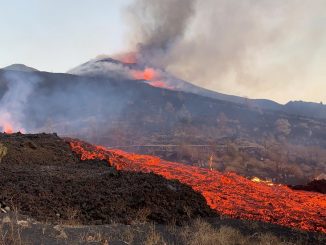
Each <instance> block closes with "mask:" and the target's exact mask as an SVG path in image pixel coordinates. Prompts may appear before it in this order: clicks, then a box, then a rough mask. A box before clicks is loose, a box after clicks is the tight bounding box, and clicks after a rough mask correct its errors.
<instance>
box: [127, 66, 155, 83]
mask: <svg viewBox="0 0 326 245" xmlns="http://www.w3.org/2000/svg"><path fill="white" fill-rule="evenodd" d="M132 76H133V78H134V79H137V80H146V81H152V80H154V79H155V78H156V77H157V76H158V75H157V74H156V72H155V70H154V69H152V68H146V69H145V70H143V71H132Z"/></svg>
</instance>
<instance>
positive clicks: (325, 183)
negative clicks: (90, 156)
mask: <svg viewBox="0 0 326 245" xmlns="http://www.w3.org/2000/svg"><path fill="white" fill-rule="evenodd" d="M290 188H292V189H294V190H303V191H314V192H319V193H322V194H326V179H321V180H313V181H311V182H309V183H307V184H306V185H295V186H290Z"/></svg>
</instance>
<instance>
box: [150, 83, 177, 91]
mask: <svg viewBox="0 0 326 245" xmlns="http://www.w3.org/2000/svg"><path fill="white" fill-rule="evenodd" d="M148 84H149V85H151V86H153V87H157V88H166V89H171V90H173V87H172V86H169V85H167V84H166V83H165V82H162V81H151V82H148Z"/></svg>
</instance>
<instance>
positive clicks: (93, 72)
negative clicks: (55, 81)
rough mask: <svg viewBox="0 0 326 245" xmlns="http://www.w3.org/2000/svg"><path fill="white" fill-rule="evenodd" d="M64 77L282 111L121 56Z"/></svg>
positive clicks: (95, 61) (103, 59)
mask: <svg viewBox="0 0 326 245" xmlns="http://www.w3.org/2000/svg"><path fill="white" fill-rule="evenodd" d="M68 73H71V74H75V75H82V76H85V75H86V76H102V77H108V78H112V77H117V76H118V77H120V78H122V79H126V78H127V79H136V80H144V81H145V83H148V84H150V85H152V86H154V87H161V88H166V89H172V90H176V91H182V92H188V93H193V94H197V95H201V96H205V97H209V98H213V99H219V100H224V101H228V102H233V103H238V104H242V105H246V104H248V103H250V104H251V106H253V107H259V108H264V109H273V110H282V106H281V105H280V104H278V103H276V102H274V101H271V100H266V99H248V98H243V97H239V96H234V95H227V94H222V93H218V92H216V91H211V90H208V89H204V88H202V87H199V86H196V85H194V84H192V83H190V82H187V81H184V80H182V79H179V78H177V77H175V76H173V75H172V74H170V73H168V72H167V71H165V70H164V69H161V68H159V67H153V66H152V65H150V64H146V63H143V62H142V61H139V60H137V58H136V57H134V56H133V55H131V56H130V54H127V55H121V56H119V57H117V58H116V59H114V58H111V57H99V58H95V59H93V60H90V61H88V62H86V63H84V64H82V65H80V66H77V67H75V68H73V69H71V70H69V71H68Z"/></svg>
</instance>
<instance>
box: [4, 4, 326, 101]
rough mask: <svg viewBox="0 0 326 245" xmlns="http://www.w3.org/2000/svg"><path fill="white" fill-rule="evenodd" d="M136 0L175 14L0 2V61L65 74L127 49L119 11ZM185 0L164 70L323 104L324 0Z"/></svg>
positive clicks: (227, 89) (127, 27) (243, 91)
mask: <svg viewBox="0 0 326 245" xmlns="http://www.w3.org/2000/svg"><path fill="white" fill-rule="evenodd" d="M135 1H137V4H138V2H139V3H145V4H149V3H150V4H152V3H153V2H155V1H157V2H159V3H160V4H161V5H162V3H163V4H164V3H165V2H164V1H166V3H168V2H169V3H172V4H171V8H172V9H171V10H172V11H173V12H175V13H178V11H177V10H175V8H176V4H174V3H173V1H177V0H6V1H5V0H0V11H1V13H0V30H1V32H0V67H4V66H7V65H10V64H13V63H23V64H26V65H28V66H32V67H34V68H37V69H39V70H45V71H50V72H51V71H52V72H66V71H67V70H69V69H71V68H73V67H75V66H77V65H79V64H81V63H83V62H86V61H88V60H89V59H91V58H94V57H96V56H97V55H101V54H109V55H110V54H114V53H119V52H122V51H128V50H126V49H128V45H130V44H131V43H132V42H131V39H132V38H131V37H130V35H129V36H128V34H129V33H131V34H132V30H131V27H133V28H134V25H133V23H130V22H128V21H126V19H125V18H126V11H125V9H126V6H129V5H130V3H133V2H135ZM183 2H184V3H186V2H187V0H183ZM189 2H194V3H195V11H194V14H193V16H192V18H190V21H189V22H190V23H188V24H189V25H186V26H185V27H186V30H185V36H180V37H178V42H177V43H175V45H174V46H173V48H172V49H171V50H170V51H169V54H168V55H167V56H166V57H165V58H166V59H165V60H166V61H168V62H169V64H168V65H166V69H167V70H168V71H170V72H172V73H174V74H175V75H177V76H179V77H181V78H184V79H187V80H189V81H191V82H193V83H195V84H198V85H200V86H203V87H206V88H209V89H212V90H216V91H219V92H224V93H228V94H236V95H241V96H248V97H251V98H268V99H273V100H276V101H278V102H281V103H285V102H287V101H289V100H299V99H302V100H306V101H315V102H320V101H323V102H326V68H325V67H326V0H205V1H204V0H202V1H196V0H189ZM153 5H154V4H153ZM136 6H137V5H136ZM178 6H179V7H180V4H178ZM181 7H182V6H181ZM164 9H165V10H164V11H170V10H169V8H168V7H167V8H164ZM164 16H165V15H164V13H163V15H161V16H160V18H164ZM173 21H175V20H174V18H173ZM128 23H129V24H128ZM140 23H141V21H140ZM150 24H151V23H150ZM165 24H167V25H168V26H171V25H172V26H173V25H174V24H175V23H174V24H173V23H169V22H166V23H165ZM150 26H152V25H150ZM145 27H146V26H145ZM132 35H133V34H132ZM140 41H142V40H140ZM136 42H137V40H136Z"/></svg>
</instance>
